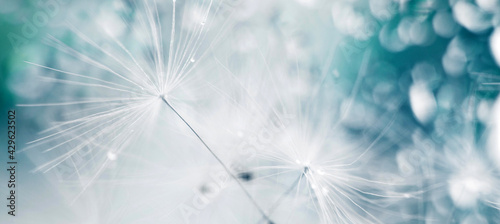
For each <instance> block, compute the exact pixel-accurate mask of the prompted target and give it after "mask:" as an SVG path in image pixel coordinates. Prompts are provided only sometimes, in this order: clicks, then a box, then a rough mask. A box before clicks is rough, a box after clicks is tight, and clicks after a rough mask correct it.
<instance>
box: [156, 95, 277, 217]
mask: <svg viewBox="0 0 500 224" xmlns="http://www.w3.org/2000/svg"><path fill="white" fill-rule="evenodd" d="M161 99H162V100H163V102H164V103H165V104H167V106H168V107H170V109H172V111H174V113H175V114H176V115H177V116H178V117H179V118H180V119H181V120H182V121H183V122H184V124H186V125H187V126H188V128H189V129H190V130H191V132H193V134H194V135H196V137H197V138H198V140H200V142H201V143H202V144H203V145H204V146H205V148H206V149H207V150H208V151H209V152H210V153H211V154H212V156H213V157H215V159H216V160H217V161H218V162H219V164H220V165H221V166H222V167H223V168H224V170H226V172H227V173H228V174H229V175H230V176H231V177H232V178H233V179H234V180H236V183H238V185H239V186H240V188H241V189H242V190H243V192H244V193H245V195H246V196H247V197H248V199H250V201H251V202H252V203H253V204H254V205H255V207H256V208H257V210H259V212H260V213H261V214H262V216H263V217H264V218H265V219H266V220H268V221H271V220H270V219H269V217H268V216H267V215H266V213H265V212H264V210H262V208H261V207H260V206H259V205H258V204H257V202H256V201H255V199H253V197H252V196H251V195H250V193H249V192H248V191H247V189H246V188H245V187H244V186H243V184H242V183H241V181H239V180H238V178H237V177H236V176H235V175H234V174H233V173H232V172H231V170H229V168H228V167H227V166H226V164H224V163H223V162H222V160H221V159H220V158H219V157H218V156H217V155H216V154H215V153H214V152H213V151H212V149H210V147H209V146H208V145H207V143H205V141H203V139H202V138H201V137H200V135H198V133H197V132H196V131H195V130H194V129H193V128H192V127H191V125H189V123H188V122H187V121H186V120H184V118H183V117H182V116H181V115H180V114H179V113H178V112H177V110H175V108H174V107H173V106H172V105H171V104H170V103H169V102H168V101H167V99H165V97H164V96H162V97H161Z"/></svg>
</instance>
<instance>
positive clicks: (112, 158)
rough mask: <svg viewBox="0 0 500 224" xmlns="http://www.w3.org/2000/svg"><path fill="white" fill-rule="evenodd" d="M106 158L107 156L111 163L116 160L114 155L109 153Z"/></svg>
mask: <svg viewBox="0 0 500 224" xmlns="http://www.w3.org/2000/svg"><path fill="white" fill-rule="evenodd" d="M107 156H108V159H109V160H111V161H113V160H116V153H114V152H111V151H109V152H108V154H107Z"/></svg>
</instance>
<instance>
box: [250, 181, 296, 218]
mask: <svg viewBox="0 0 500 224" xmlns="http://www.w3.org/2000/svg"><path fill="white" fill-rule="evenodd" d="M304 174H305V173H302V174H300V176H299V177H298V178H297V179H296V180H295V181H294V182H293V183H292V185H291V186H290V187H289V188H288V189H287V190H286V191H285V192H284V193H283V194H281V196H280V197H279V198H278V200H276V201H275V202H274V204H273V205H272V206H271V208H270V209H269V210H268V214H267V215H268V216H271V215H272V214H273V213H274V211H275V210H276V209H277V208H278V207H279V206H280V205H281V203H282V201H283V199H285V196H286V195H288V194H290V192H292V190H293V189H295V187H296V186H297V184H298V183H299V181H300V179H301V178H302V177H303V176H304ZM263 219H267V220H269V219H268V218H267V217H263V218H262V219H261V220H260V221H259V222H257V223H261V222H262V221H265V220H263Z"/></svg>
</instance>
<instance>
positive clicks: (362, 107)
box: [0, 0, 500, 224]
mask: <svg viewBox="0 0 500 224" xmlns="http://www.w3.org/2000/svg"><path fill="white" fill-rule="evenodd" d="M133 2H134V1H132V0H130V1H129V0H109V1H108V0H107V1H75V0H73V1H71V0H31V1H25V0H23V1H8V0H0V24H1V25H0V26H1V28H0V61H1V63H0V74H1V76H0V80H1V84H0V102H1V111H2V116H4V117H5V118H2V119H6V117H7V111H8V110H9V109H16V111H18V112H19V115H18V117H17V126H16V128H17V130H18V134H17V136H16V137H17V138H18V142H17V144H18V146H19V148H20V149H23V148H24V147H25V143H26V142H28V141H31V140H34V139H36V138H38V137H40V136H39V135H38V133H39V132H40V131H42V130H44V129H46V128H49V127H51V123H52V122H53V121H56V120H59V119H60V118H61V117H62V115H61V114H62V113H64V112H68V111H71V110H74V109H75V108H68V109H62V111H61V110H59V109H60V108H58V109H55V108H41V109H35V110H33V109H32V108H31V109H26V108H24V107H18V106H16V104H30V103H40V102H47V101H48V100H50V99H52V98H58V99H72V97H75V96H82V95H85V94H88V92H91V90H86V89H84V88H79V89H77V88H69V87H64V86H63V85H60V84H54V83H51V82H43V81H40V80H38V79H37V77H38V76H49V77H58V76H57V74H55V73H54V72H50V71H47V70H42V69H39V68H36V67H34V66H30V65H29V64H27V63H25V61H30V62H35V63H39V64H48V65H52V64H56V65H65V66H68V67H71V68H72V69H75V70H77V71H78V70H80V71H82V70H83V71H91V72H94V70H93V69H92V68H88V67H86V65H85V64H82V63H77V62H75V60H72V59H69V58H67V57H65V56H64V54H62V53H61V52H59V51H57V50H55V49H54V48H52V47H50V46H47V45H46V42H45V39H44V38H46V37H47V35H52V36H56V37H58V38H61V39H62V40H64V41H67V42H68V43H71V44H79V42H78V40H76V38H75V35H72V34H71V33H72V32H71V30H69V29H68V28H67V27H66V23H65V22H67V21H70V22H71V23H72V24H73V25H74V26H75V27H78V28H79V29H81V30H83V31H85V33H86V34H88V35H90V36H97V38H100V39H99V41H100V40H101V39H105V38H106V37H105V36H102V35H101V36H99V35H100V33H99V32H101V31H99V30H98V29H96V28H95V27H96V25H95V24H100V25H101V26H102V27H103V28H104V29H105V30H106V32H110V33H111V35H112V36H114V37H127V38H129V39H128V40H130V42H128V44H129V45H128V46H130V47H131V48H134V49H140V48H141V47H143V46H142V45H141V44H140V43H139V42H138V41H137V42H136V41H134V40H135V39H138V38H141V36H140V35H137V34H134V33H133V32H132V31H131V30H130V29H128V28H127V27H128V26H127V25H130V24H128V23H127V22H130V21H126V20H125V21H123V20H121V19H120V18H124V17H125V18H126V17H127V16H130V15H133V14H134V13H137V12H136V11H134V10H136V8H135V7H136V6H135V5H134V3H133ZM177 2H181V1H180V0H177ZM162 4H163V3H162ZM164 4H165V5H167V3H164ZM160 5H161V4H160ZM165 7H166V8H168V7H167V6H165ZM235 10H236V13H234V15H232V17H231V20H232V23H231V26H230V27H229V28H228V29H229V32H227V33H226V36H227V38H226V39H223V41H222V44H221V43H219V45H218V47H217V48H216V49H215V50H213V54H216V55H225V57H227V58H228V59H227V61H226V62H227V63H226V62H225V65H226V66H227V68H229V69H230V70H232V71H234V72H235V73H237V74H244V73H252V72H255V73H258V72H263V71H265V69H263V68H262V70H260V71H258V69H256V68H251V67H252V66H251V65H253V64H248V63H246V62H251V60H252V58H255V57H258V56H259V53H258V50H262V49H275V52H278V53H276V55H274V56H276V57H268V58H266V60H267V63H268V64H269V65H270V67H273V65H276V67H280V68H279V69H276V70H274V69H271V70H273V72H277V73H278V72H281V73H283V74H299V73H303V74H308V76H310V77H312V80H326V81H325V83H326V84H325V85H324V86H323V87H324V88H330V89H335V91H334V92H335V93H336V94H337V95H338V98H339V99H338V100H339V101H342V102H341V104H342V103H344V104H343V106H346V103H345V102H351V101H349V100H347V99H352V98H354V99H355V101H354V103H352V105H350V104H349V107H350V108H351V111H350V113H349V114H348V115H347V116H346V117H345V119H344V120H343V126H345V127H346V129H349V130H350V131H351V132H356V131H357V132H359V133H361V134H359V135H360V136H361V135H364V134H366V133H368V134H367V135H368V136H375V137H376V136H377V133H375V132H377V131H380V130H381V129H382V128H379V126H383V127H384V125H383V124H380V123H381V122H382V123H384V122H385V123H388V122H387V121H388V119H389V118H388V117H392V116H393V115H392V114H397V115H394V117H395V118H394V120H395V121H394V124H392V125H391V126H390V128H389V131H387V133H386V136H385V137H384V140H383V141H384V143H387V144H389V145H391V146H390V147H388V148H389V149H388V150H386V151H384V152H381V153H380V154H381V157H383V158H385V159H387V160H388V161H389V160H390V161H392V162H393V163H394V164H395V165H394V167H390V168H391V169H393V170H392V171H393V173H394V175H397V176H398V177H400V178H402V179H404V180H405V181H406V182H407V184H408V185H411V186H410V187H408V189H410V190H409V191H410V192H420V193H418V194H416V196H415V198H412V200H409V201H402V202H399V203H400V204H398V206H399V207H400V208H399V209H400V210H399V211H398V212H405V213H407V214H410V215H409V217H407V218H401V219H398V220H396V221H394V220H393V221H390V220H389V221H386V222H384V223H464V224H470V223H475V224H478V223H499V222H500V214H499V212H498V209H497V208H498V206H499V203H500V189H499V187H498V186H499V185H496V184H498V183H500V179H499V175H498V169H499V168H500V144H499V143H498V142H497V141H498V139H500V138H499V137H500V136H499V134H500V132H499V131H500V130H498V127H497V126H498V125H500V116H498V113H499V112H500V103H499V102H496V101H497V96H498V91H499V90H500V86H499V85H500V70H499V67H498V65H499V64H500V29H499V28H498V27H499V26H500V1H498V0H252V1H245V0H242V1H240V3H239V4H238V6H237V7H236V9H235ZM160 14H161V18H162V20H166V21H165V23H169V22H170V21H168V20H169V18H170V17H169V16H170V15H169V11H168V10H163V11H162V10H161V11H160ZM45 20H46V21H45ZM33 21H35V22H33ZM165 33H166V32H165ZM134 38H135V39H134ZM270 51H272V50H270ZM269 55H272V54H269ZM214 63H216V62H214V61H211V62H206V63H205V64H203V66H206V67H210V66H212V65H213V64H214ZM253 63H255V64H261V65H262V64H263V63H259V62H255V61H253ZM277 65H280V66H277ZM252 69H255V70H252ZM214 76H215V75H214ZM262 76H264V75H262ZM250 79H251V78H250ZM299 82H300V81H299ZM295 84H297V83H295ZM300 84H302V85H300ZM316 84H317V83H314V82H313V84H311V83H308V82H303V83H299V84H297V86H295V87H297V88H296V89H297V91H298V92H300V91H301V90H304V91H308V90H311V89H314V87H315V85H316ZM323 87H322V88H323ZM300 88H303V89H300ZM285 92H286V91H285ZM64 110H67V111H64ZM375 126H376V127H377V128H374V129H375V130H372V129H370V127H375ZM207 133H208V131H207ZM0 136H1V137H0V139H1V140H2V143H1V145H2V147H3V146H4V145H7V144H6V142H7V138H6V135H5V134H2V135H0ZM1 153H2V154H1V155H0V158H1V159H2V160H1V161H0V162H1V163H2V166H1V167H5V166H6V165H5V164H6V156H7V152H5V151H2V152H1ZM17 160H18V161H19V163H20V165H19V168H18V169H19V170H18V171H19V173H18V179H17V181H19V196H20V197H19V198H18V202H17V203H18V206H19V213H18V214H19V217H16V218H14V219H12V218H11V217H8V216H7V215H6V212H4V210H5V208H4V209H2V212H1V213H0V218H1V219H0V223H124V222H125V221H123V220H121V221H116V220H119V219H117V218H116V217H118V216H120V215H123V214H122V213H126V212H123V211H121V213H120V212H117V213H113V215H110V214H111V213H112V212H108V213H107V211H93V209H91V208H89V206H88V205H91V204H92V200H91V199H90V198H87V200H83V202H81V203H80V204H78V205H76V207H75V206H69V205H68V201H69V199H68V198H70V197H67V195H66V194H65V193H61V192H63V191H65V190H63V189H62V188H64V187H63V186H62V185H63V184H61V183H62V182H61V180H60V176H58V175H57V174H50V173H46V174H42V173H40V172H31V171H32V170H33V169H35V168H36V167H37V166H38V165H40V164H41V161H43V160H44V159H43V156H42V155H41V153H40V152H33V151H27V152H23V153H18V154H17ZM469 163H472V165H470V164H469ZM478 164H481V165H478ZM380 166H383V165H380ZM483 166H484V167H483ZM464 167H466V168H465V171H464V170H463V168H464ZM468 167H470V168H468ZM388 168H389V167H388ZM6 174H7V173H6V171H5V169H2V171H1V172H0V179H1V180H2V183H0V186H1V187H0V191H1V195H2V198H4V196H5V194H6V192H7V188H6V186H5V185H6V184H4V183H3V182H4V180H6V178H7V176H6ZM482 175H486V176H482ZM470 178H472V179H470ZM474 178H476V179H474ZM440 180H441V181H443V182H442V183H441V182H439V181H440ZM464 180H465V181H464ZM438 186H440V187H438ZM64 189H66V188H64ZM66 190H67V189H66ZM68 191H69V190H68ZM457 192H459V193H457ZM96 195H97V196H95V197H99V196H98V195H99V193H96ZM463 195H466V196H463ZM166 198H167V200H168V197H166ZM464 198H465V199H464ZM2 201H3V202H2V205H3V204H4V202H5V200H2ZM104 204H105V203H104ZM2 207H5V206H2ZM80 209H82V210H85V209H88V210H89V211H86V212H81V211H79V210H80ZM110 210H111V209H110ZM91 213H92V214H96V215H95V217H92V218H88V217H86V216H87V215H88V214H91ZM103 213H106V214H103ZM374 215H375V216H377V213H375V214H374ZM103 217H106V218H103ZM38 218H40V220H35V219H38ZM5 220H6V221H5ZM82 220H86V221H82ZM104 220H106V221H104ZM134 220H135V221H130V223H141V222H140V221H137V220H139V219H134ZM214 220H215V219H214ZM155 221H156V222H155ZM155 221H151V220H148V222H147V223H157V222H159V221H158V220H155ZM239 221H241V220H239ZM201 222H202V221H200V223H201ZM242 222H243V223H246V222H245V221H242ZM174 223H175V222H174ZM193 223H195V222H193ZM212 223H217V222H216V221H213V222H212ZM298 223H300V221H298Z"/></svg>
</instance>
